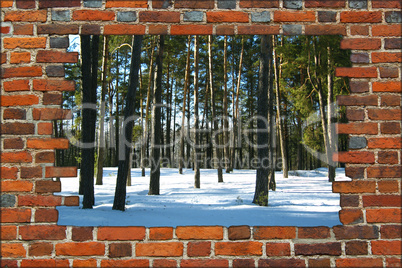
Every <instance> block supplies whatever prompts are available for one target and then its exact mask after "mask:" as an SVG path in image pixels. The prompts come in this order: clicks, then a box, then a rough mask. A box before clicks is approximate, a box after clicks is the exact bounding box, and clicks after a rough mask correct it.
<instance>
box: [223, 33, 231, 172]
mask: <svg viewBox="0 0 402 268" xmlns="http://www.w3.org/2000/svg"><path fill="white" fill-rule="evenodd" d="M227 51H228V37H227V36H226V35H225V37H224V41H223V143H224V148H223V154H224V157H223V158H224V162H225V172H226V173H230V161H229V154H230V148H229V144H228V142H229V132H228V131H229V116H228V115H229V113H228V74H227V72H228V71H227V67H228V66H227V65H228V60H227V54H228V53H227Z"/></svg>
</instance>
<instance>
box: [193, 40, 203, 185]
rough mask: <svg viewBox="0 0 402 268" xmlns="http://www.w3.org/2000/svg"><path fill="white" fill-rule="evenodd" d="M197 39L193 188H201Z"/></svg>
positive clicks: (196, 41)
mask: <svg viewBox="0 0 402 268" xmlns="http://www.w3.org/2000/svg"><path fill="white" fill-rule="evenodd" d="M198 54H199V53H198V37H197V36H195V37H194V131H195V146H194V150H193V153H194V187H195V188H200V187H201V180H200V162H201V155H200V133H199V132H200V131H199V121H200V120H199V113H198V103H199V96H198V61H199V59H198Z"/></svg>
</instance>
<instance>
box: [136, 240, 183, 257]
mask: <svg viewBox="0 0 402 268" xmlns="http://www.w3.org/2000/svg"><path fill="white" fill-rule="evenodd" d="M135 254H136V256H137V257H179V256H182V255H183V243H180V242H165V243H137V244H136V246H135Z"/></svg>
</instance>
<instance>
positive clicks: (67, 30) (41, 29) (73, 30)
mask: <svg viewBox="0 0 402 268" xmlns="http://www.w3.org/2000/svg"><path fill="white" fill-rule="evenodd" d="M78 31H79V27H78V25H74V24H72V25H66V24H44V25H38V26H37V32H38V34H59V35H64V34H78ZM82 34H84V33H82Z"/></svg>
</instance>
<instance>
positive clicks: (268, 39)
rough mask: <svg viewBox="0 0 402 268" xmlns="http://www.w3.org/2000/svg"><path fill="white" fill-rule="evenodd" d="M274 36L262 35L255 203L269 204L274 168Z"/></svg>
mask: <svg viewBox="0 0 402 268" xmlns="http://www.w3.org/2000/svg"><path fill="white" fill-rule="evenodd" d="M272 54H273V51H272V36H270V35H263V36H261V53H260V70H259V83H258V92H257V157H258V167H257V175H256V185H255V193H254V199H253V203H255V204H257V205H260V206H268V186H269V183H270V178H271V177H272V174H271V173H273V171H274V169H273V168H272V166H270V165H271V164H272V162H270V161H271V152H270V151H272V149H273V148H272V138H271V135H272V132H273V129H269V128H270V127H272V123H271V122H270V121H271V120H272V111H270V110H272V105H273V89H272Z"/></svg>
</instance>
